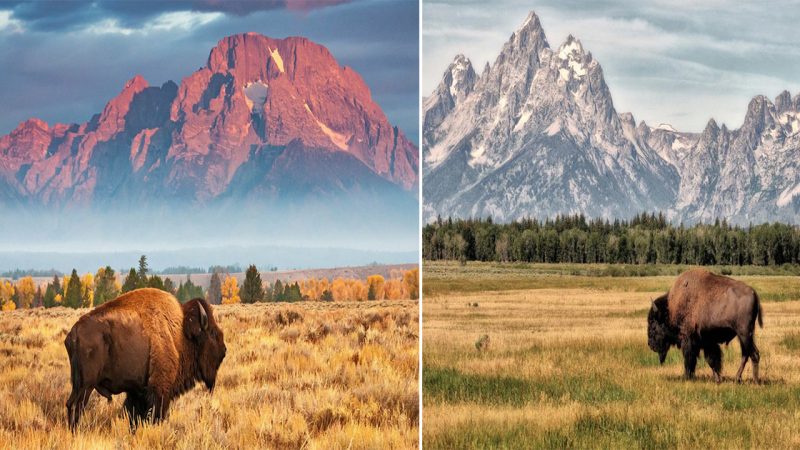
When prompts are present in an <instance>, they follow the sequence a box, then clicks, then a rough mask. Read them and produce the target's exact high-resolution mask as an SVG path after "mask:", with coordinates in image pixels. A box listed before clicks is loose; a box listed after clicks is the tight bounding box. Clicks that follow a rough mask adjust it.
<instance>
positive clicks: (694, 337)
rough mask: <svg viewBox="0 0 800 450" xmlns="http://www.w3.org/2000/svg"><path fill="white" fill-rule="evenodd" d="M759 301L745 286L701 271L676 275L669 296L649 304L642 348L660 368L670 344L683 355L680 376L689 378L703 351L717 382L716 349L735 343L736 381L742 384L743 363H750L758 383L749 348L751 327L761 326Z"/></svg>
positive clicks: (755, 362) (751, 347)
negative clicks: (737, 346)
mask: <svg viewBox="0 0 800 450" xmlns="http://www.w3.org/2000/svg"><path fill="white" fill-rule="evenodd" d="M762 315H763V314H762V311H761V302H760V301H759V299H758V294H756V291H754V290H753V288H751V287H750V286H748V285H746V284H744V283H742V282H741V281H736V280H733V279H731V278H728V277H723V276H720V275H715V274H713V273H711V272H708V271H707V270H703V269H694V270H689V271H687V272H684V273H683V274H681V275H680V276H679V277H678V279H677V280H675V283H674V284H673V285H672V287H671V288H670V290H669V292H667V293H666V294H664V295H662V296H661V297H659V298H657V299H656V300H655V301H653V304H652V307H651V308H650V312H649V314H648V316H647V343H648V346H649V347H650V349H651V350H653V351H654V352H656V353H658V355H659V360H660V362H661V363H662V364H663V363H664V359H665V358H666V357H667V352H668V351H669V349H670V347H672V346H673V345H676V346H678V348H680V349H681V351H682V352H683V365H684V376H685V377H686V378H693V377H694V371H695V367H696V366H697V357H698V356H699V355H700V350H702V351H703V354H704V355H705V358H706V360H707V361H708V365H709V366H710V367H711V370H712V371H713V372H714V379H715V380H716V381H717V382H718V383H719V382H720V381H722V375H721V372H722V351H721V349H720V346H719V344H721V343H725V344H727V343H728V342H730V341H731V340H732V339H733V338H734V337H738V338H739V344H740V345H741V349H742V363H741V365H740V366H739V371H738V372H737V373H736V380H737V381H741V380H742V371H743V370H744V367H745V365H746V364H747V360H748V359H750V360H751V361H752V362H753V380H755V381H756V382H758V362H759V359H760V356H759V353H758V348H757V347H756V343H755V335H754V331H755V323H756V320H758V325H759V326H763V324H762V322H761V320H762Z"/></svg>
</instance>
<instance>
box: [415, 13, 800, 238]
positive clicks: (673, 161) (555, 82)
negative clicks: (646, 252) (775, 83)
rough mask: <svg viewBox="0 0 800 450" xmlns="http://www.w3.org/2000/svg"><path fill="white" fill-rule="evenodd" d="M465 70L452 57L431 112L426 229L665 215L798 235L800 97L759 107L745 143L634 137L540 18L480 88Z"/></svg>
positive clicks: (739, 139)
mask: <svg viewBox="0 0 800 450" xmlns="http://www.w3.org/2000/svg"><path fill="white" fill-rule="evenodd" d="M471 68H472V65H471V63H470V62H469V60H468V59H466V58H465V57H464V56H462V55H459V56H457V57H456V59H455V61H454V62H453V63H452V64H451V65H450V66H449V67H448V69H447V70H446V71H445V74H444V77H443V79H442V82H441V83H440V85H439V86H438V87H437V88H436V90H435V91H434V92H433V94H432V95H431V96H430V97H428V98H426V99H425V100H424V103H423V105H424V110H423V117H424V123H423V176H424V179H425V182H424V183H423V198H424V212H425V218H426V220H432V219H433V218H435V217H436V215H442V216H458V217H476V216H487V215H491V216H492V217H494V218H496V219H499V220H511V219H516V218H521V217H526V216H531V217H548V216H549V217H552V216H554V215H556V214H574V213H583V214H585V215H587V216H591V217H597V216H600V217H609V218H613V217H629V216H631V215H633V214H635V213H638V212H642V211H656V210H658V211H666V212H667V213H668V216H669V217H671V218H672V219H674V220H676V221H686V222H696V221H709V220H712V221H713V220H714V219H716V218H727V219H728V220H732V221H734V222H738V223H748V222H750V221H753V222H757V221H764V220H775V219H783V220H789V221H792V222H797V219H798V210H799V209H798V208H800V175H798V174H800V170H798V169H800V168H798V167H797V165H798V163H797V161H798V159H797V157H796V156H797V152H798V151H800V145H798V144H800V142H799V141H798V140H799V139H800V134H798V132H800V122H798V117H800V112H799V111H800V95H799V96H796V97H795V98H794V99H792V98H791V97H790V95H789V93H788V92H784V93H783V94H781V95H780V96H779V97H778V99H776V101H775V103H772V102H770V101H769V100H767V99H766V98H764V97H756V98H755V99H754V100H753V101H752V102H751V104H750V107H749V108H748V113H747V117H746V119H745V122H744V124H743V125H742V127H741V128H739V129H738V130H728V129H727V128H725V126H724V125H723V126H722V127H718V126H717V124H716V123H715V122H714V121H713V120H711V121H710V122H709V124H708V126H707V127H706V129H705V130H704V131H703V132H702V133H699V134H697V133H681V132H679V131H677V130H674V129H673V128H672V127H671V126H669V125H666V124H661V125H658V126H655V127H653V126H649V125H647V124H646V123H644V122H641V123H639V124H638V125H637V124H636V122H635V120H634V117H633V115H632V114H630V113H618V112H617V111H616V110H615V108H614V105H613V101H612V98H611V93H610V91H609V89H608V86H607V85H606V83H605V81H604V79H603V71H602V69H601V67H600V64H599V63H598V61H597V60H595V59H594V58H593V57H592V54H591V53H590V52H586V51H585V50H584V48H583V46H582V45H581V43H580V41H579V40H577V39H576V38H574V37H573V36H569V37H568V38H567V40H566V41H565V42H564V43H562V44H561V45H560V46H558V47H557V48H551V47H550V45H549V43H548V42H547V39H546V37H545V34H544V31H543V30H542V27H541V23H540V21H539V18H538V17H537V16H536V15H535V14H534V13H533V12H531V13H530V14H529V15H528V17H527V18H526V20H525V22H524V23H523V25H522V26H521V27H520V28H519V29H518V30H517V31H515V32H514V33H513V34H512V35H511V37H510V39H509V40H508V41H507V42H506V43H505V45H504V46H503V49H502V51H501V53H500V55H499V56H498V57H497V59H496V60H495V61H494V63H493V64H491V65H490V64H487V65H486V67H485V68H484V70H483V72H482V73H481V75H480V76H474V75H473V74H474V72H471ZM456 74H464V75H461V76H460V77H457V76H456ZM456 80H458V81H456ZM796 195H797V196H798V200H795V196H796Z"/></svg>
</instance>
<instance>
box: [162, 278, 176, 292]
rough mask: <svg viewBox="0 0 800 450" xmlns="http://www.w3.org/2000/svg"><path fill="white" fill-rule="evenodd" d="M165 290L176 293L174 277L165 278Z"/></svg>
mask: <svg viewBox="0 0 800 450" xmlns="http://www.w3.org/2000/svg"><path fill="white" fill-rule="evenodd" d="M164 290H165V291H167V292H169V293H170V294H172V295H175V283H174V282H173V281H172V278H164Z"/></svg>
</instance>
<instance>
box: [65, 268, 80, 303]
mask: <svg viewBox="0 0 800 450" xmlns="http://www.w3.org/2000/svg"><path fill="white" fill-rule="evenodd" d="M82 303H83V295H81V279H80V277H78V271H77V270H75V269H72V275H70V277H69V283H68V284H67V287H66V289H64V306H68V307H70V308H80V307H81V304H82Z"/></svg>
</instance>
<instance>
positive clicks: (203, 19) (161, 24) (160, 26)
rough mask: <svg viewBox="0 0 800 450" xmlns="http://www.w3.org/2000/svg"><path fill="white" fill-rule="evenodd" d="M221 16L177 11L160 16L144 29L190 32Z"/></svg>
mask: <svg viewBox="0 0 800 450" xmlns="http://www.w3.org/2000/svg"><path fill="white" fill-rule="evenodd" d="M222 16H223V14H222V13H221V12H195V11H177V12H170V13H165V14H161V15H160V16H158V17H156V18H155V20H153V22H152V23H151V24H148V25H147V26H146V27H145V29H148V28H149V29H152V30H157V31H170V30H175V29H180V30H185V31H188V30H191V29H192V28H196V27H199V26H203V25H205V24H208V23H211V22H213V21H215V20H217V19H219V18H221V17H222Z"/></svg>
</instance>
